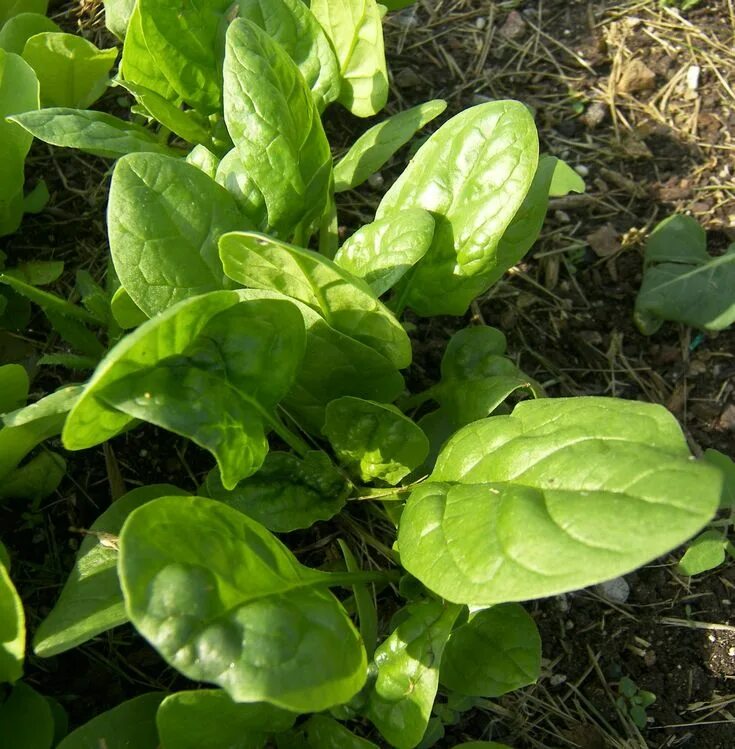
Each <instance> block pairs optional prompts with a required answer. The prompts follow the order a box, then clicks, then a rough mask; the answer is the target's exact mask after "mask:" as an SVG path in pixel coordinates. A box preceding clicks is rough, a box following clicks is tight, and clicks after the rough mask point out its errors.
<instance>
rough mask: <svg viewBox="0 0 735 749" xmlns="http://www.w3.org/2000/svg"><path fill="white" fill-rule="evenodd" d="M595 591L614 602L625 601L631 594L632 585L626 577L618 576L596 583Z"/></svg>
mask: <svg viewBox="0 0 735 749" xmlns="http://www.w3.org/2000/svg"><path fill="white" fill-rule="evenodd" d="M594 590H595V592H596V593H597V594H598V595H600V596H602V597H603V598H607V600H608V601H611V602H612V603H625V602H626V601H627V600H628V597H629V596H630V585H628V582H627V581H626V579H625V578H624V577H616V578H615V579H613V580H607V581H606V582H604V583H600V584H599V585H595V587H594Z"/></svg>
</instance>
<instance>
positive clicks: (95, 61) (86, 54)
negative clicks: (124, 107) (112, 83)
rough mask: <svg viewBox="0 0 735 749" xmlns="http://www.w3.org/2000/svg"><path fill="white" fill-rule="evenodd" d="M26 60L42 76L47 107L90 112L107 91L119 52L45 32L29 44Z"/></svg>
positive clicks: (72, 36)
mask: <svg viewBox="0 0 735 749" xmlns="http://www.w3.org/2000/svg"><path fill="white" fill-rule="evenodd" d="M23 59H24V60H25V61H26V62H27V63H28V64H29V65H30V66H31V67H32V68H33V69H34V70H35V72H36V75H37V76H38V81H39V83H40V86H41V104H42V105H43V106H44V107H73V108H76V109H86V108H87V107H88V106H90V105H91V104H94V102H95V101H97V99H99V98H100V96H102V94H103V93H104V92H105V89H106V88H107V82H108V79H109V74H110V70H111V69H112V66H113V65H114V64H115V60H116V59H117V49H115V48H114V47H113V48H111V49H98V48H97V47H95V45H94V44H92V42H89V41H87V40H86V39H84V38H83V37H81V36H76V35H75V34H63V33H56V32H45V33H43V34H36V36H32V37H31V38H30V39H29V40H28V41H27V42H26V46H25V48H24V49H23Z"/></svg>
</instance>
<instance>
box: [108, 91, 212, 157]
mask: <svg viewBox="0 0 735 749" xmlns="http://www.w3.org/2000/svg"><path fill="white" fill-rule="evenodd" d="M118 85H120V86H122V87H123V88H124V89H126V90H127V91H129V92H130V93H131V94H132V95H133V96H134V97H135V100H136V101H137V102H138V104H139V105H140V106H142V107H143V108H144V109H145V110H146V112H147V113H148V114H149V115H150V117H152V118H153V119H154V120H155V121H156V122H159V123H160V124H161V125H163V127H165V128H168V129H169V130H170V131H171V132H172V133H175V134H176V135H178V136H179V138H181V139H182V140H185V141H188V142H189V143H205V144H210V143H211V142H212V137H211V134H210V132H209V130H208V128H207V127H206V126H205V125H204V124H203V122H202V121H201V120H202V117H201V115H199V114H198V113H197V112H196V111H195V110H193V109H187V110H182V109H180V108H179V107H178V106H176V104H174V103H173V102H171V101H170V100H169V99H167V98H165V97H164V96H161V94H160V93H158V92H157V91H154V90H153V89H150V88H146V87H145V86H143V85H142V84H140V83H135V82H133V81H118ZM204 122H206V120H205V121H204Z"/></svg>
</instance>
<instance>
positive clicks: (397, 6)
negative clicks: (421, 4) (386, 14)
mask: <svg viewBox="0 0 735 749" xmlns="http://www.w3.org/2000/svg"><path fill="white" fill-rule="evenodd" d="M415 2H416V0H381V3H380V4H381V5H384V6H385V7H386V8H388V10H401V9H402V8H408V6H409V5H413V4H414V3H415Z"/></svg>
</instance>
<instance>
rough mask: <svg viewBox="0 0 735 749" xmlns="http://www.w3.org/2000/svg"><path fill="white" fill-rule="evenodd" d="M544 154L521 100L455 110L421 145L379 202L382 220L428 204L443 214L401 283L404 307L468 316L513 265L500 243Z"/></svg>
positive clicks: (434, 212)
mask: <svg viewBox="0 0 735 749" xmlns="http://www.w3.org/2000/svg"><path fill="white" fill-rule="evenodd" d="M537 161H538V136H537V134H536V128H535V126H534V124H533V119H532V117H531V115H530V114H529V112H528V110H527V109H526V108H525V107H524V106H523V105H522V104H520V103H519V102H516V101H494V102H489V103H487V104H480V105H478V106H475V107H472V108H470V109H467V110H465V111H464V112H462V113H460V114H458V115H456V116H455V117H453V118H452V119H451V120H449V121H448V122H447V123H445V124H444V125H443V126H442V127H441V128H439V130H438V131H437V132H436V133H434V134H433V135H432V136H431V137H430V138H429V140H428V141H427V142H426V143H424V145H423V146H422V147H421V148H420V149H419V151H418V152H417V154H416V156H415V157H414V158H413V160H412V161H411V163H410V164H409V165H408V167H407V168H406V170H405V171H404V172H403V174H402V175H401V176H400V177H399V178H398V180H397V181H396V182H395V184H394V185H393V186H392V187H391V189H390V190H389V191H388V192H387V194H386V195H385V197H384V198H383V200H382V202H381V203H380V206H379V208H378V214H377V218H378V219H383V218H388V217H389V216H391V215H393V214H395V213H396V212H397V211H399V210H405V209H407V208H423V209H425V210H427V211H430V212H431V213H432V215H433V216H434V220H435V221H436V231H435V233H434V241H433V242H432V245H431V248H430V249H429V251H428V252H427V254H426V255H425V256H424V257H423V259H422V260H421V261H420V262H419V263H418V265H417V266H415V268H414V270H413V271H412V272H411V273H409V274H408V275H407V276H405V277H404V279H403V280H402V282H401V284H399V286H398V293H399V308H400V307H402V306H404V305H408V306H410V307H411V308H412V309H413V310H414V311H416V312H417V313H418V314H420V315H437V314H452V315H461V314H464V312H465V311H466V310H467V307H468V306H469V304H470V302H471V301H472V300H473V299H474V298H475V297H476V296H478V295H479V294H482V293H483V292H484V291H486V290H487V288H488V287H489V283H491V282H492V281H491V279H493V278H497V277H498V275H499V274H500V273H502V272H503V271H505V270H507V268H508V267H510V266H508V265H504V264H503V261H502V258H501V257H500V256H499V254H498V244H499V243H500V240H501V238H502V236H503V234H504V233H505V231H506V229H507V228H508V226H509V225H510V223H511V221H512V220H513V217H514V216H515V214H516V212H517V211H518V209H519V208H520V206H521V204H522V203H523V199H524V198H525V196H526V193H527V192H528V190H529V188H530V186H531V182H532V180H533V176H534V173H535V172H536V165H537Z"/></svg>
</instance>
